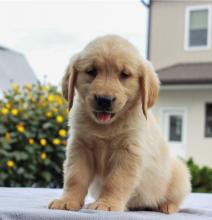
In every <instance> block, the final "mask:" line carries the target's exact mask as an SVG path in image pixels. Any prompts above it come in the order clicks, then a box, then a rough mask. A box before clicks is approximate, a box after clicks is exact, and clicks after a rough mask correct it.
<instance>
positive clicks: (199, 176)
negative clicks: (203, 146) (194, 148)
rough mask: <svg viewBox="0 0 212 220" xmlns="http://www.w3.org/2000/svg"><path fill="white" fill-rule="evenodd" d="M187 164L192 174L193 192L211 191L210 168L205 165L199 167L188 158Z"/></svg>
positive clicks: (211, 176) (211, 174)
mask: <svg viewBox="0 0 212 220" xmlns="http://www.w3.org/2000/svg"><path fill="white" fill-rule="evenodd" d="M187 165H188V167H189V169H190V172H191V176H192V180H191V182H192V191H193V192H207V193H211V192H212V169H211V168H208V167H206V166H203V167H200V166H198V165H197V164H195V163H194V162H193V160H192V159H189V160H188V162H187Z"/></svg>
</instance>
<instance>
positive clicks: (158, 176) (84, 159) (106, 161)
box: [49, 35, 191, 213]
mask: <svg viewBox="0 0 212 220" xmlns="http://www.w3.org/2000/svg"><path fill="white" fill-rule="evenodd" d="M62 89H63V94H64V96H65V98H66V99H67V100H68V103H69V109H70V108H71V107H72V105H73V108H72V111H71V113H70V138H69V141H68V146H67V151H66V161H65V163H64V191H63V195H62V197H61V198H60V199H56V200H54V201H52V202H51V203H50V204H49V208H51V209H65V210H74V211H77V210H79V209H81V208H82V206H83V205H84V200H85V196H86V195H87V193H88V189H89V187H90V188H91V192H93V195H94V198H95V199H96V201H95V202H94V203H92V204H90V205H88V209H95V210H107V211H123V210H125V209H133V208H150V209H152V210H155V211H161V212H164V213H173V212H176V211H178V209H179V206H180V203H181V202H182V200H183V199H184V198H185V196H186V195H187V194H188V193H189V192H190V190H191V185H190V175H189V172H188V169H187V168H186V166H185V165H184V164H183V163H182V162H181V161H180V160H178V159H176V158H172V157H171V156H170V153H169V149H168V146H167V144H166V143H165V141H164V139H163V137H162V135H161V133H160V130H159V128H158V125H157V123H156V121H155V119H154V117H153V115H152V113H151V111H150V110H149V108H150V107H152V106H153V105H154V104H155V101H156V98H157V96H158V91H159V80H158V77H157V75H156V73H155V72H154V69H153V67H152V66H151V64H150V63H149V62H148V61H146V60H145V59H143V58H142V57H141V55H140V54H139V52H138V51H137V50H136V49H135V48H134V46H133V45H132V44H131V43H129V42H128V41H127V40H126V39H124V38H122V37H119V36H114V35H107V36H103V37H99V38H97V39H95V40H94V41H92V42H91V43H89V44H88V45H87V46H86V47H85V49H84V50H83V51H82V52H80V53H78V54H76V55H75V56H74V57H73V59H72V60H71V63H70V65H69V67H68V69H67V72H66V74H65V76H64V78H63V82H62ZM74 92H75V93H76V94H75V97H74Z"/></svg>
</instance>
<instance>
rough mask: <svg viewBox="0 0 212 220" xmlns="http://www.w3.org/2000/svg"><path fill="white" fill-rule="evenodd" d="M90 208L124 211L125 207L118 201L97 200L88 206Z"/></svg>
mask: <svg viewBox="0 0 212 220" xmlns="http://www.w3.org/2000/svg"><path fill="white" fill-rule="evenodd" d="M87 208H88V209H94V210H102V211H124V207H123V206H122V205H121V204H119V203H118V202H110V201H106V200H97V201H96V202H94V203H91V204H89V205H88V207H87Z"/></svg>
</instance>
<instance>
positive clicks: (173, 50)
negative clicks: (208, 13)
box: [149, 0, 212, 69]
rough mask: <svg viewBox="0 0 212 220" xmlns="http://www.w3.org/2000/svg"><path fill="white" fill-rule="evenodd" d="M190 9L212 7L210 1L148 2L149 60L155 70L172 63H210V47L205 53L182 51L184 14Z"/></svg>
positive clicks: (153, 0) (211, 55)
mask: <svg viewBox="0 0 212 220" xmlns="http://www.w3.org/2000/svg"><path fill="white" fill-rule="evenodd" d="M194 5H210V6H211V7H212V1H211V0H206V1H202V0H199V1H192V0H188V1H159V0H152V6H151V28H150V48H149V49H150V50H149V53H150V54H149V55H150V56H149V59H150V60H151V62H153V64H154V66H155V68H156V69H161V68H164V67H167V66H170V65H173V64H176V63H186V62H208V61H209V62H211V61H212V48H211V47H210V49H209V50H195V51H185V50H184V36H185V16H186V12H185V11H186V7H188V6H194ZM211 28H212V27H211ZM211 38H212V36H211Z"/></svg>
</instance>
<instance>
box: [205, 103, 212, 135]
mask: <svg viewBox="0 0 212 220" xmlns="http://www.w3.org/2000/svg"><path fill="white" fill-rule="evenodd" d="M205 136H206V137H212V103H207V104H206V109H205Z"/></svg>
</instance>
